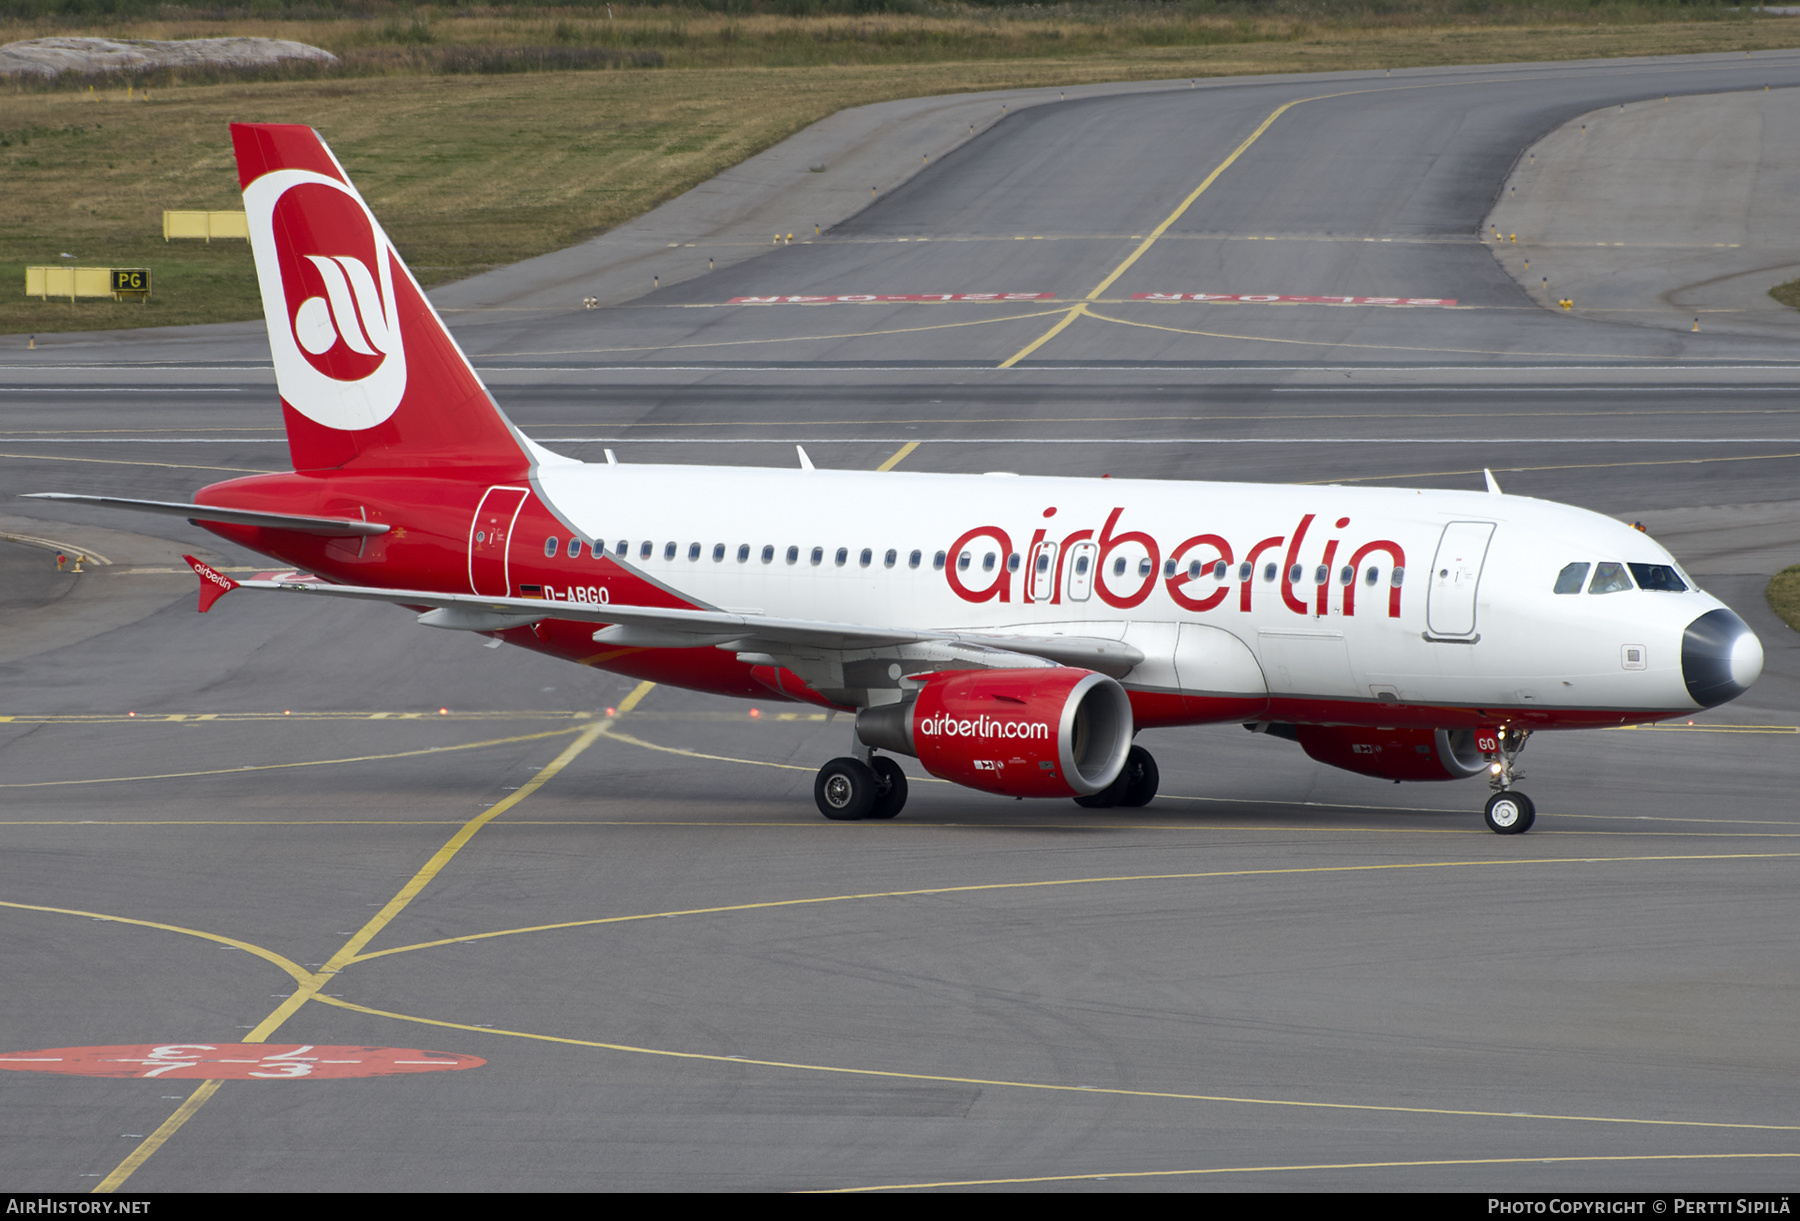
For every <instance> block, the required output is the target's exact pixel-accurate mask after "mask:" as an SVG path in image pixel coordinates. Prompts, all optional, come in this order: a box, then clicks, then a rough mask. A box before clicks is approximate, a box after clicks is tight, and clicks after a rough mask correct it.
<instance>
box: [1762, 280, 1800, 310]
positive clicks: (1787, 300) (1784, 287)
mask: <svg viewBox="0 0 1800 1221" xmlns="http://www.w3.org/2000/svg"><path fill="white" fill-rule="evenodd" d="M1769 295H1770V296H1771V297H1773V298H1775V299H1776V300H1777V301H1779V302H1781V303H1782V304H1783V305H1791V306H1793V307H1794V308H1795V309H1800V280H1789V281H1788V282H1787V283H1786V284H1777V285H1776V286H1775V287H1774V288H1771V289H1770V290H1769Z"/></svg>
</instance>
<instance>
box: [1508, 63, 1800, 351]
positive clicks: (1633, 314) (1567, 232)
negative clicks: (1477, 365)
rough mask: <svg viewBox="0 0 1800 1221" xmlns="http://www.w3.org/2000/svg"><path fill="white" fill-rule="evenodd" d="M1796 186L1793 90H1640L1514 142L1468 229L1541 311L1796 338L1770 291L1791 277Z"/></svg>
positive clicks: (1797, 123)
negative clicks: (1627, 100)
mask: <svg viewBox="0 0 1800 1221" xmlns="http://www.w3.org/2000/svg"><path fill="white" fill-rule="evenodd" d="M1797 198H1800V90H1797V89H1771V90H1767V91H1764V90H1760V89H1759V90H1755V91H1753V92H1747V93H1719V94H1710V95H1704V96H1698V97H1677V98H1671V99H1668V100H1664V99H1663V98H1654V99H1652V100H1649V101H1644V102H1635V103H1631V104H1628V105H1625V106H1611V107H1607V108H1605V109H1601V110H1594V111H1590V112H1589V113H1587V114H1585V115H1582V116H1581V117H1579V118H1577V119H1574V120H1572V121H1570V122H1569V123H1566V124H1564V125H1563V126H1562V127H1559V128H1558V129H1556V130H1555V131H1553V132H1551V133H1550V134H1549V135H1547V136H1545V137H1544V138H1543V139H1542V140H1539V141H1538V142H1537V143H1536V144H1534V145H1532V146H1531V147H1530V148H1529V149H1527V150H1526V151H1525V152H1524V153H1522V154H1520V156H1519V160H1518V162H1517V164H1515V165H1514V166H1513V172H1512V175H1511V177H1509V178H1508V179H1507V182H1506V185H1505V186H1504V187H1502V188H1501V191H1500V198H1499V201H1498V202H1497V203H1496V204H1495V206H1494V209H1493V211H1492V212H1490V213H1489V214H1488V218H1487V221H1486V223H1485V224H1484V225H1483V226H1482V236H1483V237H1484V238H1485V239H1486V240H1487V241H1488V242H1489V243H1491V244H1493V246H1494V254H1495V257H1497V258H1498V259H1499V260H1500V265H1501V266H1502V267H1503V268H1505V269H1506V272H1507V274H1509V275H1511V276H1512V277H1513V279H1515V280H1517V281H1518V282H1519V284H1520V285H1521V286H1523V287H1524V289H1525V291H1526V292H1528V293H1529V294H1530V295H1531V297H1532V299H1533V300H1535V301H1537V302H1538V303H1539V304H1540V305H1542V306H1544V307H1545V308H1546V309H1551V310H1556V311H1558V312H1561V310H1562V307H1561V305H1560V304H1559V302H1561V301H1562V300H1565V299H1566V300H1570V301H1572V302H1573V303H1574V305H1573V309H1572V311H1571V312H1574V313H1578V314H1581V315H1583V316H1585V317H1591V318H1597V319H1602V320H1606V321H1611V322H1622V323H1628V324H1631V325H1635V326H1652V327H1662V328H1667V329H1671V330H1679V331H1692V330H1693V329H1694V326H1695V323H1696V320H1697V321H1698V324H1699V327H1700V329H1701V330H1702V331H1708V332H1725V333H1728V334H1736V335H1755V336H1759V337H1764V338H1769V337H1774V338H1787V337H1794V338H1800V310H1794V309H1791V308H1789V307H1787V306H1785V305H1782V304H1780V303H1779V302H1777V301H1776V300H1774V299H1773V298H1772V297H1770V296H1769V289H1771V288H1773V287H1774V286H1775V285H1777V284H1782V283H1786V282H1787V281H1789V280H1793V279H1796V278H1800V217H1797V216H1796V214H1795V211H1794V200H1795V199H1797ZM1496 234H1497V235H1498V236H1497V237H1496ZM1515 235H1516V238H1517V240H1516V242H1515V241H1514V240H1513V238H1514V236H1515ZM1527 263H1529V267H1528V266H1527Z"/></svg>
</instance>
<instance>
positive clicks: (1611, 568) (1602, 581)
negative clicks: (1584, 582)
mask: <svg viewBox="0 0 1800 1221" xmlns="http://www.w3.org/2000/svg"><path fill="white" fill-rule="evenodd" d="M1630 588H1631V577H1630V576H1628V575H1627V574H1626V572H1625V565H1623V564H1612V563H1601V564H1595V565H1594V579H1593V580H1592V581H1591V582H1589V583H1588V592H1589V593H1591V594H1616V593H1619V592H1620V591H1621V590H1626V589H1630Z"/></svg>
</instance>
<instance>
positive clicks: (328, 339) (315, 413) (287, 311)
mask: <svg viewBox="0 0 1800 1221" xmlns="http://www.w3.org/2000/svg"><path fill="white" fill-rule="evenodd" d="M244 205H245V209H246V211H247V212H248V213H249V217H250V241H251V244H252V245H253V246H255V248H256V260H257V269H258V271H259V272H261V273H262V282H263V309H264V311H265V312H266V313H267V315H268V319H269V349H270V353H271V354H272V355H273V356H274V358H275V377H276V380H277V381H278V382H279V383H280V385H281V397H282V398H284V399H286V400H287V402H288V404H289V405H290V406H292V407H293V408H294V410H296V411H298V412H299V413H300V414H302V415H304V416H306V417H307V418H308V419H310V420H312V421H314V422H316V423H319V424H323V425H325V427H327V428H337V429H343V430H346V431H360V430H362V429H366V428H373V427H375V426H376V425H377V424H380V423H381V422H382V421H384V420H386V419H387V418H388V417H389V416H391V415H393V414H394V411H395V409H396V408H398V407H399V406H400V400H401V398H402V397H404V396H405V394H406V347H405V344H404V343H403V342H402V336H401V334H400V318H399V310H398V309H397V308H396V305H395V299H394V267H395V264H396V263H397V262H398V259H397V258H396V257H395V255H394V253H393V251H392V249H391V248H390V247H389V245H388V241H387V235H386V234H384V233H382V232H381V229H380V227H379V226H378V225H377V224H376V223H375V218H374V217H373V216H371V215H370V214H369V209H368V207H367V205H365V204H364V203H363V201H362V200H361V199H360V198H359V197H358V196H357V195H356V193H355V192H354V191H353V190H351V189H350V187H349V186H348V184H346V183H343V182H337V181H333V180H332V179H331V178H328V177H326V176H325V175H323V174H320V173H317V172H315V171H312V170H304V169H283V170H276V171H275V172H273V173H270V174H264V175H263V176H262V177H261V178H258V179H257V180H256V181H255V182H253V183H251V184H250V186H249V187H248V188H247V189H246V190H245V191H244ZM401 275H402V276H404V275H405V272H404V270H402V272H401ZM352 388H354V391H355V392H354V393H346V391H350V390H352Z"/></svg>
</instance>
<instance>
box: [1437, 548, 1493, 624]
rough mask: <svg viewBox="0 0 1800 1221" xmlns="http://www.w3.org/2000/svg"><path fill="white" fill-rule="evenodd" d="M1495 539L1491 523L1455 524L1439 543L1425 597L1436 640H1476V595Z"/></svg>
mask: <svg viewBox="0 0 1800 1221" xmlns="http://www.w3.org/2000/svg"><path fill="white" fill-rule="evenodd" d="M1493 537H1494V523H1493V522H1491V521H1453V522H1451V523H1450V524H1449V525H1447V526H1445V527H1444V536H1443V538H1441V539H1439V540H1438V549H1437V557H1436V558H1435V559H1433V560H1432V561H1431V588H1430V591H1429V592H1428V593H1427V594H1426V596H1425V626H1426V628H1427V629H1428V630H1429V632H1430V634H1431V635H1432V636H1434V637H1439V638H1445V639H1453V640H1466V639H1473V638H1474V636H1475V593H1476V590H1477V589H1479V588H1480V585H1481V567H1482V565H1483V564H1484V563H1486V561H1487V552H1488V543H1489V542H1490V541H1491V540H1492V539H1493Z"/></svg>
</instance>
